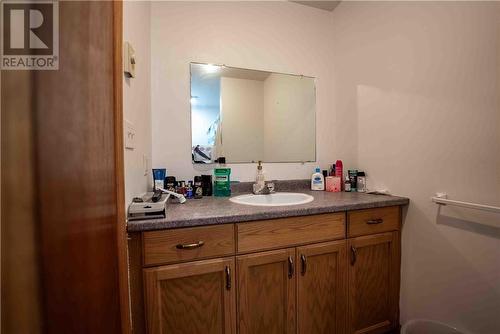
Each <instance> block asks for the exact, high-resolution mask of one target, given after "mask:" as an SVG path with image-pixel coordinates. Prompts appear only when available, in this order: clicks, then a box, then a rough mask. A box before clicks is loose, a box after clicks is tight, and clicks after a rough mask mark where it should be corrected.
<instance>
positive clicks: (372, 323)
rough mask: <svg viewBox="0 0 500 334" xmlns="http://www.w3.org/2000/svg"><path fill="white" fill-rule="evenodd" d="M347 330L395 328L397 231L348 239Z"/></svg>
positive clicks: (397, 279)
mask: <svg viewBox="0 0 500 334" xmlns="http://www.w3.org/2000/svg"><path fill="white" fill-rule="evenodd" d="M348 248H349V253H350V259H349V261H350V263H349V302H348V303H349V311H348V317H349V328H348V333H353V334H354V333H355V334H358V333H359V334H361V333H370V334H377V333H387V332H389V331H391V330H395V329H397V328H398V326H399V323H398V318H399V311H398V310H399V306H398V305H399V277H400V273H399V271H400V269H399V268H400V251H399V232H387V233H381V234H374V235H367V236H362V237H356V238H353V239H349V242H348Z"/></svg>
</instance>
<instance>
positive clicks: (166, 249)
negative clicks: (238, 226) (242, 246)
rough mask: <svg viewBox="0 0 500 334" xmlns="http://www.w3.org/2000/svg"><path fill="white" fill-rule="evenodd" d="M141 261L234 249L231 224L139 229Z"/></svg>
mask: <svg viewBox="0 0 500 334" xmlns="http://www.w3.org/2000/svg"><path fill="white" fill-rule="evenodd" d="M143 244H144V265H146V266H149V265H154V264H161V263H171V262H182V261H190V260H193V259H201V258H207V257H214V256H224V255H231V254H233V253H234V225H233V224H227V225H220V226H203V227H191V228H183V229H178V230H163V231H152V232H144V233H143Z"/></svg>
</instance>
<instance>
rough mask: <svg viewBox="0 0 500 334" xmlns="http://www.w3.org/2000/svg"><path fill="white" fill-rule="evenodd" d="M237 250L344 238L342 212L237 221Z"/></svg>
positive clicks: (343, 217) (269, 247)
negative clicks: (247, 221)
mask: <svg viewBox="0 0 500 334" xmlns="http://www.w3.org/2000/svg"><path fill="white" fill-rule="evenodd" d="M236 228H237V235H238V247H237V248H238V249H237V250H238V252H239V253H242V252H251V251H260V250H266V249H274V248H281V247H289V246H294V245H300V244H307V243H312V242H317V241H327V240H335V239H343V238H344V237H345V214H344V213H333V214H322V215H315V216H303V217H292V218H280V219H272V220H267V221H257V222H250V223H238V224H236Z"/></svg>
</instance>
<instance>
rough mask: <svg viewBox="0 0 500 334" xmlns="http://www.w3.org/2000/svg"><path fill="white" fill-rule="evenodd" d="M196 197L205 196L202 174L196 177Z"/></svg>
mask: <svg viewBox="0 0 500 334" xmlns="http://www.w3.org/2000/svg"><path fill="white" fill-rule="evenodd" d="M193 192H194V198H202V197H203V180H202V178H201V176H195V177H194V189H193Z"/></svg>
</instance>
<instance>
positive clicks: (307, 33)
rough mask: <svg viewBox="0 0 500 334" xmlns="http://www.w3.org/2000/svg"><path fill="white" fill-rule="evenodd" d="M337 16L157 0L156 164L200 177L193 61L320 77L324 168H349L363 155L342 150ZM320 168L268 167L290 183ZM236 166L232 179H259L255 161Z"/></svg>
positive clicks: (281, 6)
mask: <svg viewBox="0 0 500 334" xmlns="http://www.w3.org/2000/svg"><path fill="white" fill-rule="evenodd" d="M331 18H332V16H331V13H330V12H328V11H321V10H317V9H314V8H310V7H306V6H302V5H299V4H296V3H290V2H218V3H214V2H210V3H205V2H197V3H191V2H153V3H152V4H151V33H152V35H151V36H152V39H151V52H152V54H151V55H152V58H151V59H152V60H151V69H152V87H151V88H152V117H153V129H152V130H153V138H154V142H153V165H154V166H156V167H166V168H167V169H168V173H169V174H171V175H176V176H178V177H180V178H181V179H188V178H191V177H192V176H193V175H198V174H200V173H201V172H200V170H199V168H202V167H200V166H196V168H198V170H195V169H194V167H193V165H192V164H191V153H190V152H191V151H190V145H191V140H190V139H191V138H190V132H191V130H190V116H189V114H190V110H189V63H190V62H192V61H195V62H202V63H217V64H226V65H228V66H229V65H230V66H235V67H242V68H250V69H261V70H268V71H275V72H282V73H295V74H304V75H308V76H314V77H317V80H316V84H317V108H316V110H317V119H316V124H317V138H316V140H317V152H318V153H317V158H318V164H319V165H321V166H322V167H326V166H327V164H328V163H332V162H335V160H336V159H339V158H340V159H343V160H344V161H345V165H346V166H349V165H350V164H351V163H352V162H353V161H354V159H355V155H356V152H355V151H352V150H350V151H347V152H346V153H345V154H344V150H342V151H341V149H343V146H338V141H337V140H336V136H338V137H339V138H343V137H344V136H343V135H342V133H344V134H349V133H348V132H347V131H345V129H343V128H339V127H338V126H337V124H338V123H337V122H336V121H337V120H336V115H335V114H333V113H332V100H331V91H332V86H331V77H332V76H331V57H332V47H331V45H332V44H331ZM332 134H334V135H332ZM173 142H175V145H173V144H172V143H173ZM315 166H316V163H310V164H305V165H302V164H300V163H288V164H283V163H281V164H265V166H264V168H265V170H266V173H267V177H268V178H270V179H290V178H309V177H310V176H311V174H312V172H313V168H314V167H315ZM230 167H231V168H232V179H235V180H240V181H250V180H254V178H255V171H256V166H255V164H233V165H230ZM208 172H211V170H210V171H208Z"/></svg>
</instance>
